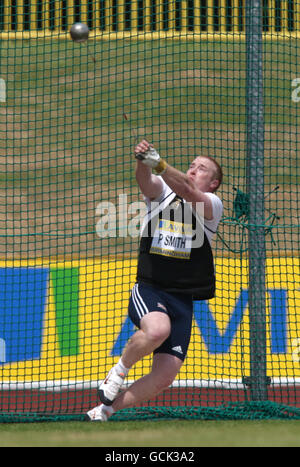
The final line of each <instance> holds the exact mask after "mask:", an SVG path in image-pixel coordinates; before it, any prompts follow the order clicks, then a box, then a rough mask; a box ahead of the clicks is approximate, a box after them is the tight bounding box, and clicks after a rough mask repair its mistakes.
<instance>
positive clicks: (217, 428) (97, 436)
mask: <svg viewBox="0 0 300 467" xmlns="http://www.w3.org/2000/svg"><path fill="white" fill-rule="evenodd" d="M299 429H300V421H273V420H269V421H268V420H265V421H155V422H145V421H139V422H137V421H136V422H135V421H131V422H109V423H105V424H97V423H84V422H57V423H33V424H14V425H6V424H3V425H0V447H5V446H34V447H38V446H51V447H53V446H58V447H76V446H86V447H88V446H90V447H91V446H95V447H97V446H105V447H213V446H216V447H221V446H226V447H239V446H245V447H246V446H250V447H263V446H269V447H278V446H284V447H299V446H300V437H299Z"/></svg>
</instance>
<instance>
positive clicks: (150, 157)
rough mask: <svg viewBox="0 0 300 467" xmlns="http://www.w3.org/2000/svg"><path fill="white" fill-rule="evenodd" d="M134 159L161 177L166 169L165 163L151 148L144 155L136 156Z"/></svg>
mask: <svg viewBox="0 0 300 467" xmlns="http://www.w3.org/2000/svg"><path fill="white" fill-rule="evenodd" d="M135 157H136V159H138V160H140V161H142V163H143V164H145V165H148V167H151V169H154V170H155V172H156V173H157V174H158V175H162V174H163V173H164V172H165V171H166V169H167V163H166V162H165V161H164V160H163V159H161V157H160V155H159V154H158V152H157V151H156V149H154V148H153V147H151V148H150V149H148V151H146V152H144V153H138V154H136V155H135Z"/></svg>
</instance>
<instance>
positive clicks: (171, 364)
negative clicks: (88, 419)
mask: <svg viewBox="0 0 300 467" xmlns="http://www.w3.org/2000/svg"><path fill="white" fill-rule="evenodd" d="M182 363H183V361H182V360H181V359H179V358H178V357H175V355H170V354H166V353H157V354H155V355H154V356H153V365H152V370H151V373H149V374H148V375H146V376H144V377H142V378H140V379H139V380H137V381H136V382H135V383H133V384H132V385H131V386H130V387H129V388H128V389H126V390H125V391H124V392H122V393H121V394H120V395H119V396H118V397H117V398H116V399H115V401H114V402H113V404H112V408H113V410H114V411H117V410H121V409H125V408H128V407H133V406H136V405H137V404H139V403H141V402H143V401H147V400H150V399H153V398H154V397H155V396H156V395H158V394H159V393H160V392H162V391H163V390H164V389H167V388H168V387H169V386H170V385H171V384H172V382H173V381H174V379H175V378H176V376H177V374H178V372H179V370H180V368H181V365H182Z"/></svg>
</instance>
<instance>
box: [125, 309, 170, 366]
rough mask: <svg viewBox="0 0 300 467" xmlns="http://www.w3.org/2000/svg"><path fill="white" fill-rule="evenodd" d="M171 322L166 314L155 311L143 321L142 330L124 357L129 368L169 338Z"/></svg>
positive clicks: (127, 347) (131, 342) (126, 349)
mask: <svg viewBox="0 0 300 467" xmlns="http://www.w3.org/2000/svg"><path fill="white" fill-rule="evenodd" d="M170 332H171V321H170V318H169V316H168V315H167V314H166V313H162V312H160V311H153V312H151V313H148V314H147V315H145V316H144V317H143V318H142V319H141V323H140V329H139V330H138V331H137V332H136V333H135V334H134V335H133V336H132V338H131V339H130V340H129V342H128V344H127V346H126V347H125V350H124V352H123V355H122V361H123V363H124V365H125V367H127V368H131V367H132V366H133V365H134V364H135V363H137V362H138V361H139V360H141V359H142V358H143V357H145V356H146V355H150V354H151V353H152V352H153V351H154V350H155V349H157V348H158V347H159V346H160V345H161V344H162V343H163V342H164V341H165V340H166V339H167V338H168V336H169V334H170Z"/></svg>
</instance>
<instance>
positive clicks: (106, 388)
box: [98, 367, 125, 405]
mask: <svg viewBox="0 0 300 467" xmlns="http://www.w3.org/2000/svg"><path fill="white" fill-rule="evenodd" d="M124 379H125V374H124V373H118V372H117V371H116V369H115V368H114V367H113V368H112V369H111V370H110V372H109V373H108V375H107V377H106V378H105V380H104V381H103V382H102V383H101V384H100V386H99V388H98V395H99V399H100V400H101V402H102V403H103V404H105V405H111V404H112V403H113V401H114V400H115V398H116V397H117V395H118V394H119V391H120V389H121V387H122V386H123V383H124Z"/></svg>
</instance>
